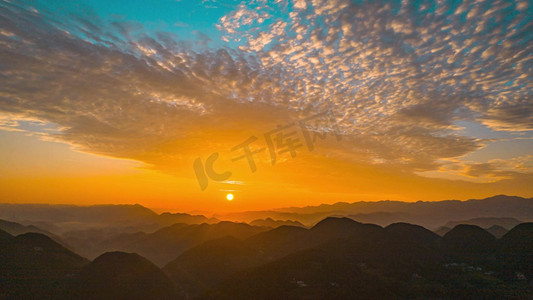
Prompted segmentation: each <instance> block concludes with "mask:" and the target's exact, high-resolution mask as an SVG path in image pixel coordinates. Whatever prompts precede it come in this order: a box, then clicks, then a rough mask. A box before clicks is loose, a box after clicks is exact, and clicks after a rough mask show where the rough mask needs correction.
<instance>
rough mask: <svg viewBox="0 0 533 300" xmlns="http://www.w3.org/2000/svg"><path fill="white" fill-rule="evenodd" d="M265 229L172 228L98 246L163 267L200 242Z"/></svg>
mask: <svg viewBox="0 0 533 300" xmlns="http://www.w3.org/2000/svg"><path fill="white" fill-rule="evenodd" d="M268 229H270V228H268V227H258V226H250V225H248V224H246V223H234V222H227V221H223V222H219V223H216V224H207V223H203V224H192V225H189V224H181V223H178V224H174V225H171V226H168V227H164V228H161V229H159V230H157V231H155V232H153V233H149V234H146V233H136V234H123V235H119V236H115V237H112V238H110V239H108V240H106V241H104V242H102V243H101V244H100V245H99V248H100V249H101V251H115V250H117V251H126V252H134V253H138V254H139V255H141V256H143V257H146V258H147V259H149V260H150V261H152V262H154V263H155V264H156V265H158V266H164V265H166V264H167V263H168V262H170V261H171V260H173V259H175V258H176V257H178V255H180V254H181V253H183V252H184V251H185V250H187V249H189V248H191V247H194V246H196V245H199V244H201V243H203V242H206V241H209V240H213V239H217V238H222V237H225V236H233V237H236V238H247V237H249V236H252V235H254V234H256V233H259V232H262V231H265V230H268Z"/></svg>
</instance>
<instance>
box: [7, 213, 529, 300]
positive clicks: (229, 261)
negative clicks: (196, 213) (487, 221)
mask: <svg viewBox="0 0 533 300" xmlns="http://www.w3.org/2000/svg"><path fill="white" fill-rule="evenodd" d="M182 225H183V224H182ZM206 225H207V224H206ZM188 226H190V225H183V226H177V227H169V228H166V229H165V230H164V232H165V231H168V232H175V231H176V230H177V231H179V232H181V230H184V228H188V229H187V230H185V232H188V233H189V234H190V237H191V238H192V237H194V240H195V241H197V242H198V244H196V245H195V246H192V247H190V248H189V249H187V250H185V251H184V252H183V253H181V254H179V255H178V256H177V258H176V259H174V260H173V261H172V262H170V263H168V264H167V265H166V266H165V267H164V268H163V270H161V269H159V268H158V267H157V266H156V265H154V264H152V263H151V262H150V261H149V260H147V259H145V258H143V257H141V256H139V255H137V254H134V253H124V252H111V253H105V254H103V255H101V256H99V257H98V258H96V259H95V260H93V261H92V262H90V263H89V262H88V261H87V260H85V259H83V258H81V257H79V256H78V255H76V254H74V253H72V252H71V251H69V250H68V249H66V248H64V247H62V246H61V245H59V244H58V243H56V242H54V241H53V240H51V239H49V238H48V237H46V236H44V235H41V234H35V233H28V234H23V235H19V236H17V237H14V236H12V235H10V234H9V233H6V232H3V231H0V293H1V294H0V298H1V299H533V272H532V271H531V270H533V257H532V253H533V251H532V250H533V223H524V224H520V225H518V226H516V227H515V228H513V229H512V230H510V231H509V232H508V233H506V234H505V235H504V236H503V237H502V238H501V239H496V238H495V237H494V236H493V235H491V234H490V233H488V232H487V231H485V230H484V229H482V228H480V227H478V226H474V225H457V226H455V227H454V228H452V229H451V230H450V231H449V232H448V233H446V234H445V236H444V237H440V236H438V235H437V234H435V233H433V232H431V231H429V230H427V229H426V228H424V227H421V226H418V225H412V224H408V223H394V224H391V225H389V226H387V227H385V228H383V227H380V226H377V225H372V224H362V223H359V222H356V221H353V220H351V219H349V218H332V217H330V218H326V219H324V220H322V221H321V222H319V223H317V224H316V225H315V226H314V227H312V228H310V229H306V228H302V227H294V226H280V227H278V228H275V229H272V230H267V231H264V230H260V232H258V233H255V234H254V233H253V230H254V229H253V228H252V229H250V228H249V227H246V226H249V225H246V226H245V227H242V225H238V224H237V225H236V224H233V223H231V224H229V223H223V224H222V227H220V228H216V227H211V226H201V227H200V228H204V229H202V230H200V231H198V228H197V227H198V226H199V225H198V226H197V227H188ZM178 227H179V228H182V229H179V228H178ZM250 227H252V226H250ZM222 228H223V229H222ZM243 228H244V229H243ZM193 229H194V230H193ZM249 230H251V231H249ZM243 232H244V233H245V234H244V235H243V236H240V237H236V236H232V233H237V234H239V233H243ZM181 233H182V236H187V235H184V232H181ZM213 233H216V234H213ZM224 233H225V235H223V234H224ZM198 234H200V235H198ZM163 236H168V235H162V236H160V237H163ZM170 236H172V235H170ZM210 237H212V238H210ZM201 239H206V240H205V242H200V240H201ZM156 240H159V239H156ZM162 241H164V239H163V240H162Z"/></svg>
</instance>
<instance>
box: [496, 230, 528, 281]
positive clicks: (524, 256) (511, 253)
mask: <svg viewBox="0 0 533 300" xmlns="http://www.w3.org/2000/svg"><path fill="white" fill-rule="evenodd" d="M499 244H500V251H501V253H502V257H501V259H503V261H504V263H505V264H506V265H507V266H508V267H510V268H511V269H515V270H519V271H521V272H523V273H524V275H525V276H526V277H527V279H528V280H529V281H532V280H533V223H522V224H519V225H517V226H516V227H514V228H513V229H511V230H510V231H509V232H507V233H506V234H505V235H504V236H503V237H502V238H501V239H500V241H499Z"/></svg>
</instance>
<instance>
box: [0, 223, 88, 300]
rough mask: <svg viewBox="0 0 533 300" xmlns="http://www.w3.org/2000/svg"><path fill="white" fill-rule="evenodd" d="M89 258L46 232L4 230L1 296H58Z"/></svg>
mask: <svg viewBox="0 0 533 300" xmlns="http://www.w3.org/2000/svg"><path fill="white" fill-rule="evenodd" d="M86 263H88V261H87V260H86V259H84V258H82V257H80V256H79V255H77V254H75V253H73V252H71V251H70V250H68V249H66V248H65V247H63V246H61V245H60V244H58V243H57V242H55V241H53V240H52V239H51V238H49V237H48V236H46V235H43V234H40V233H25V234H21V235H18V236H16V237H14V236H12V235H10V234H8V233H6V232H5V231H0V299H34V298H38V299H54V298H57V296H58V293H59V292H60V291H61V290H62V289H63V288H64V282H65V280H67V279H68V278H69V277H70V276H72V275H73V274H75V273H76V272H78V271H79V270H80V269H81V267H82V266H83V265H85V264H86Z"/></svg>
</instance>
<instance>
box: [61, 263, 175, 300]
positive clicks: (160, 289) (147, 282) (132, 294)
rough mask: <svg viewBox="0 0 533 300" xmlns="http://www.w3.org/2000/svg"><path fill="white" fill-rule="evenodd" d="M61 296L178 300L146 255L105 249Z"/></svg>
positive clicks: (102, 299)
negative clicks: (105, 251)
mask: <svg viewBox="0 0 533 300" xmlns="http://www.w3.org/2000/svg"><path fill="white" fill-rule="evenodd" d="M62 297H63V298H64V299H80V300H81V299H101V300H105V299H109V300H115V299H131V300H135V299H139V300H145V299H161V300H167V299H178V298H179V296H178V293H177V292H176V290H175V288H174V286H173V284H172V283H171V282H170V280H169V279H168V278H167V277H166V276H165V274H164V273H163V272H162V271H161V270H160V269H159V268H158V267H156V266H155V265H154V264H152V263H151V262H149V261H148V260H147V259H146V258H144V257H141V256H139V255H137V254H135V253H124V252H108V253H104V254H102V255H101V256H99V257H97V258H96V259H95V260H94V261H92V262H91V263H90V264H88V265H86V266H85V267H84V268H83V269H82V270H81V271H80V272H79V273H78V274H76V275H75V276H74V277H73V278H72V280H71V281H70V283H69V284H68V287H67V289H66V290H65V293H64V294H63V295H62Z"/></svg>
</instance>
